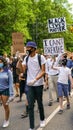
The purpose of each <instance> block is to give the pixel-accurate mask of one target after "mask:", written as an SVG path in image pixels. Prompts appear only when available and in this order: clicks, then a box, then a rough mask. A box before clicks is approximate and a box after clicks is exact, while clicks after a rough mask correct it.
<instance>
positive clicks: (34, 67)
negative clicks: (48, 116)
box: [22, 41, 46, 130]
mask: <svg viewBox="0 0 73 130" xmlns="http://www.w3.org/2000/svg"><path fill="white" fill-rule="evenodd" d="M36 48H37V45H36V43H35V42H32V41H30V42H27V44H26V50H27V51H28V53H29V54H28V55H29V57H28V62H27V63H26V57H25V58H24V61H23V63H22V64H23V67H24V72H25V69H26V67H27V81H26V85H27V86H28V93H27V97H28V110H29V121H30V129H29V130H34V127H35V126H34V102H35V100H37V104H38V109H39V114H40V127H44V126H45V116H44V108H43V101H42V96H43V83H44V77H43V76H44V74H45V63H46V59H45V58H44V56H43V55H41V67H40V65H39V61H38V54H37V53H36Z"/></svg>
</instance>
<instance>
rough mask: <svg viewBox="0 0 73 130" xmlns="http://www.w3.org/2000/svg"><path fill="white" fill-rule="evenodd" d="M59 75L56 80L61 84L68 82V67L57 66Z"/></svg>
mask: <svg viewBox="0 0 73 130" xmlns="http://www.w3.org/2000/svg"><path fill="white" fill-rule="evenodd" d="M58 69H59V77H58V82H59V83H63V84H68V78H69V75H71V70H70V69H69V68H68V67H58Z"/></svg>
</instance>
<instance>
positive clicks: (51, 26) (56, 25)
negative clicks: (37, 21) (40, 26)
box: [48, 17, 66, 33]
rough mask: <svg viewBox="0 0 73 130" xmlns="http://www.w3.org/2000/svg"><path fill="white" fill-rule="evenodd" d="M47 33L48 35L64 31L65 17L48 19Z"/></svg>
mask: <svg viewBox="0 0 73 130" xmlns="http://www.w3.org/2000/svg"><path fill="white" fill-rule="evenodd" d="M48 31H49V33H56V32H63V31H66V20H65V17H61V18H52V19H48Z"/></svg>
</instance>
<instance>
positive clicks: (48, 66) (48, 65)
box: [46, 58, 59, 76]
mask: <svg viewBox="0 0 73 130" xmlns="http://www.w3.org/2000/svg"><path fill="white" fill-rule="evenodd" d="M52 64H53V59H51V58H50V59H47V61H46V73H47V74H48V76H49V75H56V74H58V73H59V72H58V70H54V69H52ZM54 66H55V63H54Z"/></svg>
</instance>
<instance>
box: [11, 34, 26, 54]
mask: <svg viewBox="0 0 73 130" xmlns="http://www.w3.org/2000/svg"><path fill="white" fill-rule="evenodd" d="M12 46H13V54H15V53H16V52H17V51H19V52H20V53H23V52H24V40H23V35H22V33H19V32H17V33H12Z"/></svg>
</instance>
